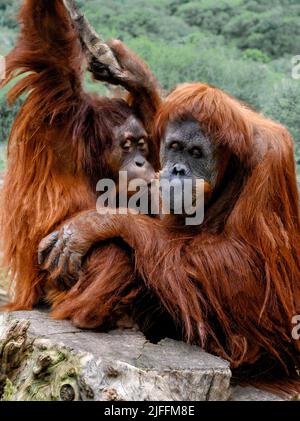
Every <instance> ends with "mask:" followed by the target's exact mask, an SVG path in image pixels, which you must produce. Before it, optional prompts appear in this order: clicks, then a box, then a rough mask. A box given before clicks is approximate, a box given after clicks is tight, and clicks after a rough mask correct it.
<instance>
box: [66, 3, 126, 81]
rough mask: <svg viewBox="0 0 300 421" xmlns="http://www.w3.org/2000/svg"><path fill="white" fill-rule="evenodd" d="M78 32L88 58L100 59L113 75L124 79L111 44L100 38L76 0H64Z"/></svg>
mask: <svg viewBox="0 0 300 421" xmlns="http://www.w3.org/2000/svg"><path fill="white" fill-rule="evenodd" d="M63 2H64V5H65V7H66V9H67V10H68V12H69V14H70V17H71V19H72V21H73V23H74V26H75V28H76V30H77V32H78V35H79V37H80V40H81V43H82V45H83V48H84V49H85V50H86V52H87V54H88V56H89V57H88V59H89V60H90V61H91V60H92V59H94V60H96V61H98V62H99V63H100V64H101V65H103V66H104V67H105V68H106V70H107V71H108V72H110V73H111V75H112V76H113V77H115V78H117V79H123V71H122V69H121V67H120V65H119V63H118V61H117V59H116V57H115V56H114V53H113V52H112V50H111V49H110V48H109V46H108V45H107V44H106V43H105V42H104V41H103V40H102V39H101V38H100V36H99V35H98V34H97V32H96V31H95V29H94V28H93V27H92V25H91V24H90V23H89V21H88V20H87V18H86V17H85V16H84V14H83V13H82V12H81V10H80V9H79V7H78V6H77V5H76V2H75V1H74V0H63Z"/></svg>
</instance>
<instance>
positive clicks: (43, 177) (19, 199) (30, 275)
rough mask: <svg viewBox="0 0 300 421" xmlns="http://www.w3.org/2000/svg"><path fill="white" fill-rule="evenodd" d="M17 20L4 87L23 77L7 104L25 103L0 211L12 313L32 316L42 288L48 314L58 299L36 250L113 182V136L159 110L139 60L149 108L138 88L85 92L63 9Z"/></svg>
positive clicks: (49, 7)
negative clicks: (125, 94) (112, 94)
mask: <svg viewBox="0 0 300 421" xmlns="http://www.w3.org/2000/svg"><path fill="white" fill-rule="evenodd" d="M19 19H20V23H21V34H20V36H19V39H18V42H17V45H16V47H15V48H14V49H13V50H12V51H11V53H10V54H9V55H8V56H7V58H6V64H7V79H6V81H5V83H4V84H7V83H8V82H10V81H11V80H12V79H13V78H17V77H18V76H20V75H22V76H23V77H22V78H21V79H20V78H17V79H16V82H15V86H14V87H13V88H12V89H11V91H10V92H9V100H10V102H14V101H15V100H16V99H17V98H18V97H20V96H21V95H23V94H26V95H27V96H26V99H25V101H24V103H23V105H22V107H21V109H20V111H19V114H18V116H17V118H16V120H15V122H14V124H13V128H12V132H11V135H10V139H9V155H8V169H7V174H6V177H5V182H4V188H3V194H2V203H1V221H2V223H1V229H2V231H1V238H2V241H3V251H4V265H5V267H6V268H7V269H8V271H9V273H10V275H11V278H12V280H13V281H14V283H13V286H14V302H13V303H12V304H11V305H10V307H9V308H10V309H12V310H13V309H31V308H32V306H33V305H35V304H36V303H37V302H38V301H39V300H40V299H41V298H42V297H44V295H45V294H46V293H47V291H48V290H49V289H50V290H51V292H48V299H49V300H50V302H51V303H54V305H55V303H56V302H59V301H60V300H61V299H62V298H63V296H64V294H65V292H64V291H62V292H61V290H60V288H59V286H58V285H54V284H52V283H51V279H49V277H48V276H47V275H46V274H45V272H40V271H39V269H38V264H37V248H38V244H39V242H40V241H41V240H42V238H43V237H45V236H46V235H47V234H48V233H49V232H51V231H53V230H54V229H56V228H57V227H58V226H59V225H60V224H61V223H62V222H63V221H65V220H66V219H67V218H69V217H70V216H72V215H74V214H76V213H78V212H79V211H82V210H84V209H92V208H95V204H96V196H95V193H96V188H95V186H96V182H97V181H98V180H99V179H101V178H103V177H105V178H108V177H111V175H112V174H111V169H110V167H109V165H108V158H109V154H110V150H111V146H112V129H113V127H115V126H117V125H120V124H122V123H123V122H124V121H125V120H126V119H127V118H128V116H130V115H132V114H133V112H136V114H137V115H138V116H139V117H140V118H142V119H143V120H144V122H145V123H147V124H145V125H146V126H147V125H151V118H152V116H153V112H154V111H155V109H156V107H157V105H158V104H159V101H160V99H159V94H158V90H156V83H155V80H154V78H153V75H152V74H151V72H150V70H149V69H148V68H147V67H146V66H145V65H144V64H143V63H142V62H141V61H139V62H138V63H139V65H138V66H136V71H137V72H138V71H139V70H140V69H142V74H145V75H146V76H147V83H148V88H149V89H148V91H147V98H146V99H145V97H146V94H145V95H144V96H143V95H141V94H139V92H138V86H136V87H135V88H136V89H135V91H134V93H133V94H132V95H131V96H130V98H128V102H126V101H125V100H123V99H121V98H119V99H108V98H101V97H98V96H96V95H90V94H87V93H86V92H84V90H83V87H82V63H83V61H84V57H83V53H82V48H81V45H80V42H79V40H78V37H77V34H76V33H75V31H74V29H73V27H72V25H71V22H70V20H69V17H68V14H67V12H66V10H65V8H64V6H63V3H62V1H61V0H54V1H47V2H44V1H40V0H25V2H24V5H23V7H22V9H21V12H20V16H19ZM123 53H124V51H123ZM132 57H133V55H132ZM127 58H128V57H127ZM137 60H138V59H137V58H136V57H135V56H134V61H133V62H134V63H135V64H136V63H137ZM139 76H140V75H139ZM149 81H151V82H152V85H151V84H150V83H149ZM149 86H150V87H149ZM151 89H152V91H151V92H150V94H149V90H151ZM147 102H149V103H150V104H151V105H150V106H149V105H148V106H146V105H145V104H146V103H147ZM144 105H145V110H146V111H145V112H143V106H144ZM158 149H159V146H158V145H156V144H154V143H152V144H151V145H150V159H149V161H150V162H151V164H152V165H153V166H154V168H156V169H157V167H158V165H159V164H158V163H159V158H158V153H159V151H158ZM105 254H106V253H105ZM126 262H127V264H128V265H129V261H128V257H126ZM118 263H119V260H118V261H116V262H115V264H116V265H118ZM124 264H125V263H124V262H123V263H122V261H121V262H120V267H121V268H123V265H124ZM122 270H123V269H122Z"/></svg>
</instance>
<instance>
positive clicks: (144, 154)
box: [110, 116, 155, 184]
mask: <svg viewBox="0 0 300 421" xmlns="http://www.w3.org/2000/svg"><path fill="white" fill-rule="evenodd" d="M113 134H114V139H115V140H114V146H113V150H112V152H111V155H110V166H111V168H112V169H113V171H114V173H115V174H116V178H117V177H118V172H119V171H126V172H127V176H128V181H131V180H133V179H137V178H139V179H142V180H145V181H146V182H147V184H149V183H150V182H151V180H152V179H153V178H154V176H155V172H154V169H153V167H152V165H151V164H150V163H149V162H148V158H149V144H148V135H147V133H146V131H145V129H144V127H143V125H142V123H141V122H140V121H139V120H138V119H137V118H136V117H134V116H130V117H129V118H128V119H127V120H126V121H125V123H124V124H122V125H121V126H119V127H116V128H115V130H114V133H113Z"/></svg>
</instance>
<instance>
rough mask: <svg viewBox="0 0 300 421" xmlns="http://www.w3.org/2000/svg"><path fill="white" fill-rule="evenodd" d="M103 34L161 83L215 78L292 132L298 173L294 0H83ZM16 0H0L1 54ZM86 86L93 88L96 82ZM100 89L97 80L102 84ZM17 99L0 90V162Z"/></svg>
mask: <svg viewBox="0 0 300 421" xmlns="http://www.w3.org/2000/svg"><path fill="white" fill-rule="evenodd" d="M78 3H79V4H80V6H81V7H82V9H83V10H84V11H85V13H86V15H87V16H88V18H89V19H90V21H91V22H92V24H93V25H94V26H95V27H96V29H97V31H98V32H99V33H100V34H102V35H103V36H104V37H105V38H110V37H114V38H120V39H122V40H124V41H125V42H126V43H128V45H129V46H130V47H131V48H133V49H134V50H135V51H136V52H137V53H138V54H139V55H141V56H142V57H143V58H144V59H145V60H146V61H147V62H148V64H149V65H150V67H151V68H152V69H153V71H154V72H155V74H156V76H157V77H158V79H159V80H160V82H161V84H162V85H163V86H164V88H166V89H170V88H172V87H174V86H175V85H176V84H178V83H180V82H184V81H203V82H208V83H211V84H214V85H217V86H219V87H221V88H223V89H225V90H226V91H228V92H229V93H231V94H233V95H235V96H237V97H238V98H240V99H241V100H243V101H246V102H248V103H249V104H250V105H251V106H253V107H255V108H256V109H257V110H259V111H261V112H263V113H265V114H266V115H268V116H270V117H272V118H274V119H275V120H278V121H280V122H281V123H282V124H284V125H286V126H287V127H288V128H289V130H290V131H291V132H292V134H293V136H294V138H295V142H296V148H295V149H296V160H297V164H298V174H299V175H300V124H299V116H300V80H293V79H292V76H291V72H292V61H291V60H292V57H293V56H295V55H299V54H300V4H299V3H300V2H299V0H263V1H262V0H195V1H186V0H180V1H179V0H85V1H83V0H81V1H78ZM19 4H20V1H19V0H0V54H2V55H3V54H5V53H6V52H7V51H9V49H10V48H11V47H12V46H13V44H14V40H15V37H16V34H17V32H18V27H17V23H16V19H15V17H16V14H17V10H18V7H19ZM91 85H92V83H91V82H88V86H89V87H90V88H91V89H93V90H95V89H101V87H99V85H94V86H91ZM102 91H103V88H102ZM16 110H17V106H15V107H13V108H8V107H7V105H6V103H5V92H4V91H0V118H1V123H0V169H2V170H3V168H4V166H5V158H4V150H5V147H4V145H5V142H6V140H7V136H8V132H9V128H10V125H11V122H12V119H13V117H14V115H15V112H16Z"/></svg>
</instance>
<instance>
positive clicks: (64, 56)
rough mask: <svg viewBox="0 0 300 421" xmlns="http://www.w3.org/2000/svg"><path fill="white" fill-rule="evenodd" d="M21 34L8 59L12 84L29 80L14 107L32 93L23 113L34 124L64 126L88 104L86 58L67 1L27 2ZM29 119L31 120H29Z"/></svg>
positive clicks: (19, 87) (12, 95)
mask: <svg viewBox="0 0 300 421" xmlns="http://www.w3.org/2000/svg"><path fill="white" fill-rule="evenodd" d="M19 21H20V25H21V32H20V35H19V38H18V41H17V44H16V46H15V48H14V49H13V50H12V51H11V52H10V53H9V54H8V56H7V57H6V80H5V81H4V84H6V83H8V82H9V81H10V80H11V79H13V78H14V77H17V76H20V75H25V74H26V75H25V76H24V77H23V78H22V79H20V80H19V81H17V83H16V84H15V86H14V87H13V88H12V89H11V91H10V92H9V99H10V101H11V102H13V101H14V100H16V99H17V98H18V97H19V96H21V95H22V94H24V93H29V97H28V100H27V101H26V102H25V107H26V105H28V108H31V113H28V111H29V110H28V109H26V115H25V112H24V113H23V117H24V123H26V122H28V123H29V120H30V121H31V122H32V119H33V117H34V122H38V123H39V125H41V124H44V123H49V122H51V124H53V123H54V124H55V122H57V123H59V124H61V123H62V121H61V119H60V117H61V116H62V115H64V118H65V121H66V122H67V121H68V114H69V113H72V114H73V115H74V114H76V110H78V108H79V107H80V104H81V103H82V101H83V100H84V96H83V91H82V63H83V61H84V54H83V51H82V47H81V45H80V42H79V40H78V37H77V34H76V31H74V28H73V26H72V22H71V20H70V18H69V16H68V13H67V11H66V9H65V7H64V4H63V1H62V0H53V1H41V0H26V1H25V2H24V4H23V7H22V8H21V11H20V14H19ZM26 117H27V118H26Z"/></svg>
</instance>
